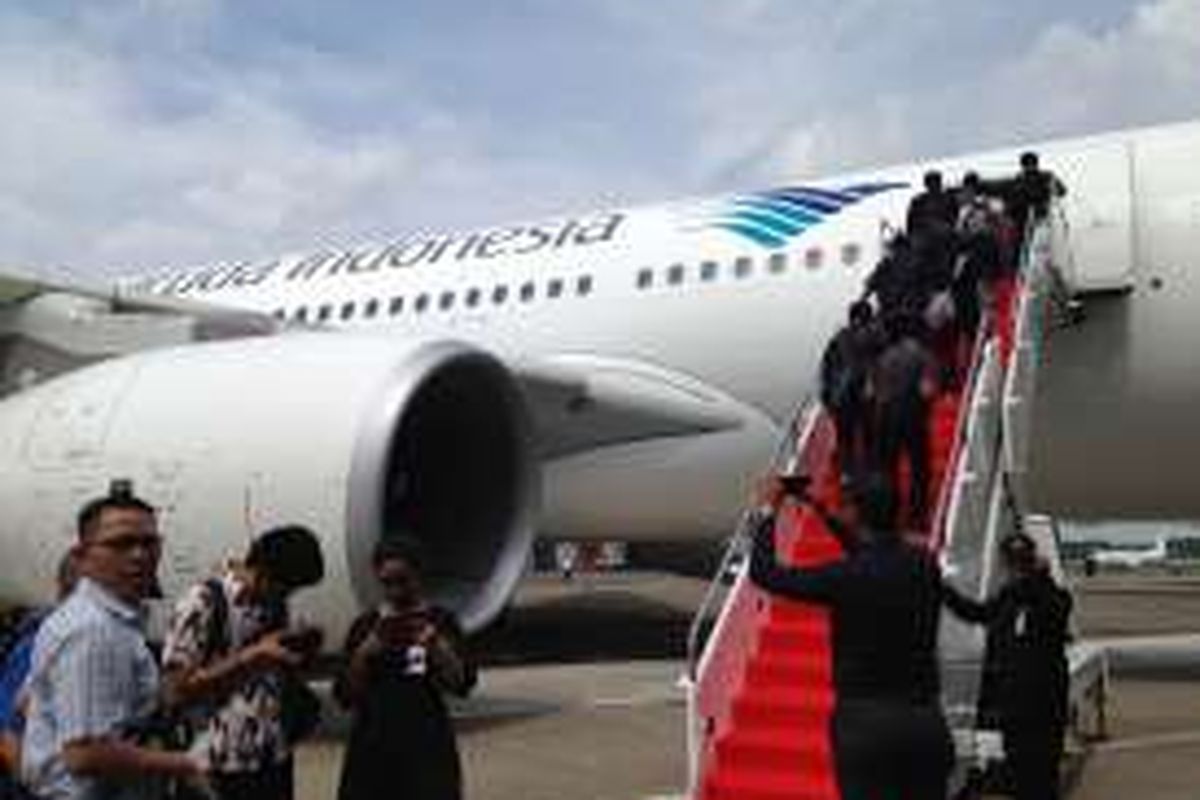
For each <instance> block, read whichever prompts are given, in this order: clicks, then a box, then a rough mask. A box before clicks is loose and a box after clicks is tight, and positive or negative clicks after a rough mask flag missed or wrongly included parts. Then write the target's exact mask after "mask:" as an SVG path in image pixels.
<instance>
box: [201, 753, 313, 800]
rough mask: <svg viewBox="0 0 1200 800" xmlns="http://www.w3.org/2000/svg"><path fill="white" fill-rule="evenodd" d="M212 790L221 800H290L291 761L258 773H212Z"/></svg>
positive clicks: (292, 788)
mask: <svg viewBox="0 0 1200 800" xmlns="http://www.w3.org/2000/svg"><path fill="white" fill-rule="evenodd" d="M212 783H213V788H214V789H215V790H216V793H217V797H219V798H221V800H292V797H293V795H294V794H295V788H294V779H293V777H292V759H290V758H289V759H288V760H287V761H284V762H283V763H282V764H277V765H275V766H273V767H267V768H266V769H263V770H259V771H258V772H224V773H214V774H213V777H212Z"/></svg>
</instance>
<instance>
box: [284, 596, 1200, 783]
mask: <svg viewBox="0 0 1200 800" xmlns="http://www.w3.org/2000/svg"><path fill="white" fill-rule="evenodd" d="M1079 580H1080V582H1079V584H1078V589H1077V594H1076V596H1077V604H1078V605H1077V615H1076V621H1077V624H1078V629H1079V635H1080V637H1081V638H1085V639H1092V638H1097V637H1100V638H1103V639H1104V640H1106V641H1115V642H1118V643H1120V642H1126V641H1128V642H1132V641H1134V640H1133V638H1132V637H1141V639H1140V643H1139V646H1138V647H1135V648H1133V649H1134V651H1138V650H1139V648H1140V647H1141V645H1142V644H1154V643H1157V644H1156V645H1155V646H1168V648H1169V646H1170V643H1172V642H1175V641H1183V642H1185V643H1186V642H1189V641H1190V642H1196V643H1200V579H1189V578H1179V577H1174V576H1167V575H1157V574H1150V575H1128V574H1122V575H1116V576H1110V575H1102V576H1097V577H1095V578H1087V579H1079ZM703 591H704V583H703V582H701V581H697V580H692V579H688V578H682V577H675V576H669V575H663V574H657V573H609V574H599V575H591V576H583V577H577V578H576V579H575V580H573V581H571V582H564V581H562V580H561V579H559V578H557V577H555V576H538V577H535V578H533V579H532V580H530V581H527V582H526V584H525V585H524V586H523V587H522V589H521V591H520V593H519V595H518V597H517V600H516V603H515V604H514V607H513V608H512V610H511V611H510V613H509V614H508V615H507V617H506V619H505V620H504V622H503V623H502V624H501V625H500V626H499V627H497V628H496V629H494V630H492V631H489V632H488V633H487V634H486V635H485V636H483V637H481V638H480V639H478V640H476V641H475V642H474V647H475V648H476V651H477V652H478V654H479V656H480V658H481V660H482V661H483V662H484V664H485V666H484V668H483V671H482V673H481V681H480V685H479V687H478V688H477V689H476V691H475V693H474V695H473V696H472V698H471V699H470V700H468V701H467V702H465V703H464V704H462V705H460V706H456V707H455V719H456V728H457V730H458V734H459V747H460V750H461V752H462V758H463V767H464V774H465V781H466V787H465V788H466V798H467V800H560V799H562V798H572V800H646V799H649V798H654V799H655V800H660V799H661V800H665V798H681V797H683V795H684V792H685V788H686V781H687V766H686V754H685V740H684V730H685V718H686V709H685V699H684V695H683V692H682V690H681V689H680V688H679V686H678V678H679V676H680V675H681V674H682V672H683V668H684V664H683V648H684V642H685V639H686V632H687V627H688V624H689V623H690V621H691V616H692V613H693V610H694V609H695V608H696V606H697V604H698V603H699V600H700V597H701V595H702V593H703ZM1186 634H1196V635H1197V636H1195V637H1194V638H1189V639H1177V637H1178V636H1180V635H1186ZM1163 643H1167V644H1166V645H1163ZM1183 650H1184V651H1189V652H1190V648H1188V647H1185V648H1183ZM1173 652H1175V653H1176V655H1177V656H1178V653H1179V652H1180V651H1179V650H1178V648H1176V650H1175V651H1173ZM1195 652H1196V653H1197V658H1196V659H1192V660H1191V662H1190V663H1191V664H1196V665H1200V648H1198V649H1196V650H1195ZM1156 663H1158V662H1157V661H1156V660H1155V659H1153V658H1150V659H1143V660H1142V662H1139V661H1138V659H1137V658H1134V659H1133V660H1132V661H1129V660H1128V659H1126V660H1122V659H1116V660H1115V661H1114V665H1115V670H1114V689H1113V694H1112V701H1111V705H1110V714H1109V719H1110V722H1109V737H1108V739H1107V740H1105V741H1102V742H1096V743H1093V744H1092V745H1091V747H1090V749H1089V750H1088V752H1087V753H1086V754H1085V755H1084V756H1083V758H1082V759H1078V760H1076V762H1075V763H1074V765H1073V769H1072V770H1071V788H1070V791H1069V793H1068V797H1070V798H1072V800H1118V798H1119V799H1120V800H1127V798H1129V797H1142V798H1147V800H1176V799H1177V798H1178V799H1179V800H1184V798H1186V800H1195V798H1196V797H1198V796H1200V790H1198V789H1197V787H1200V691H1197V688H1200V684H1197V682H1196V681H1197V680H1200V670H1197V669H1195V667H1194V666H1190V663H1189V659H1187V658H1186V657H1185V658H1182V659H1180V662H1179V663H1180V664H1181V665H1182V666H1181V667H1180V668H1179V669H1165V670H1164V669H1156V668H1146V667H1147V665H1150V666H1151V667H1153V665H1154V664H1156ZM345 722H346V721H345V719H344V718H335V719H334V720H333V722H332V724H331V725H330V730H329V731H328V732H327V733H326V735H324V736H322V737H321V738H319V739H317V740H316V741H313V742H311V743H308V744H306V745H305V746H303V747H302V748H301V750H300V752H299V753H298V758H297V778H298V781H297V783H298V787H299V788H298V792H297V797H298V798H299V800H329V798H333V797H336V785H337V774H338V768H339V765H340V760H341V751H342V744H341V742H342V740H343V738H344V732H345ZM397 768H398V769H399V768H403V766H402V765H397Z"/></svg>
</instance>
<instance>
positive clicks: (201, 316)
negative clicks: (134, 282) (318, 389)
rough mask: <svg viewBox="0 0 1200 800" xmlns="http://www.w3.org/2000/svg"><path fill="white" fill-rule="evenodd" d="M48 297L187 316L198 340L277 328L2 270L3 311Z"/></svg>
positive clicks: (202, 308)
mask: <svg viewBox="0 0 1200 800" xmlns="http://www.w3.org/2000/svg"><path fill="white" fill-rule="evenodd" d="M44 295H65V296H71V297H78V298H82V299H88V300H96V301H99V302H102V303H105V304H107V305H108V306H109V308H110V309H111V310H112V311H114V312H126V313H134V314H149V315H169V316H183V317H188V318H190V319H191V320H193V322H194V324H195V325H196V330H197V338H201V339H217V338H228V337H236V336H252V335H260V334H264V333H270V332H272V331H274V330H276V329H277V327H278V325H277V323H276V321H275V320H274V318H272V317H271V316H270V315H268V314H262V313H259V312H257V311H245V310H241V309H231V308H228V307H223V306H216V305H212V304H209V303H201V302H197V301H195V300H185V299H180V298H176V297H164V296H157V295H148V294H138V293H133V292H129V291H126V290H123V289H121V288H112V287H110V286H99V285H90V284H88V283H85V282H83V281H77V280H75V279H72V280H70V281H60V280H54V279H48V278H45V277H41V276H33V275H29V274H25V273H22V272H21V271H20V270H17V269H13V268H10V267H0V309H3V308H5V307H11V306H15V305H21V304H23V303H27V302H30V301H32V300H35V299H37V298H38V297H41V296H44Z"/></svg>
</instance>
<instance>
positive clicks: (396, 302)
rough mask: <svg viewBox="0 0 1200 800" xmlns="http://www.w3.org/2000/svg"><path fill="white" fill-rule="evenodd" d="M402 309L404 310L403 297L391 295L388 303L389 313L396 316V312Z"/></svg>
mask: <svg viewBox="0 0 1200 800" xmlns="http://www.w3.org/2000/svg"><path fill="white" fill-rule="evenodd" d="M403 310H404V298H403V297H393V298H392V301H391V302H390V303H388V313H389V314H391V315H392V316H393V317H394V316H396V315H397V314H399V313H400V312H401V311H403Z"/></svg>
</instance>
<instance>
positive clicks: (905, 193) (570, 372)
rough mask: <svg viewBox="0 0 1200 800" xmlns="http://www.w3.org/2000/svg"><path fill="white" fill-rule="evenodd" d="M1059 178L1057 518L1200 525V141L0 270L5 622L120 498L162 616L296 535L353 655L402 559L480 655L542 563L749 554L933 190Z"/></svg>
mask: <svg viewBox="0 0 1200 800" xmlns="http://www.w3.org/2000/svg"><path fill="white" fill-rule="evenodd" d="M1026 149H1033V150H1035V151H1037V152H1038V153H1039V154H1040V155H1041V157H1042V163H1043V165H1044V166H1045V167H1047V168H1049V169H1051V170H1053V171H1054V172H1055V173H1056V174H1057V175H1058V176H1059V178H1060V179H1061V180H1062V181H1063V182H1064V183H1065V184H1066V186H1067V187H1068V194H1067V196H1066V197H1065V198H1064V207H1065V214H1066V217H1067V220H1068V222H1069V225H1070V230H1071V248H1072V253H1073V257H1074V270H1073V274H1071V275H1069V276H1068V277H1069V278H1070V280H1071V282H1072V284H1073V286H1074V287H1075V289H1076V291H1077V292H1078V293H1080V295H1081V296H1082V297H1083V298H1084V299H1085V302H1086V306H1087V319H1086V321H1085V322H1084V323H1083V324H1081V325H1078V326H1076V327H1073V328H1069V329H1066V330H1063V331H1059V332H1056V333H1055V335H1054V336H1053V337H1052V338H1051V339H1050V341H1049V342H1048V344H1047V352H1046V364H1047V366H1046V368H1045V369H1044V370H1043V373H1044V375H1043V377H1042V378H1040V379H1039V380H1040V383H1039V398H1038V401H1037V402H1038V414H1037V416H1038V426H1039V427H1038V428H1036V429H1035V436H1034V441H1035V442H1036V446H1035V451H1034V454H1033V458H1034V461H1033V469H1032V477H1033V480H1032V481H1031V484H1032V486H1033V492H1032V494H1031V500H1032V507H1033V508H1036V509H1038V510H1040V511H1045V512H1047V513H1052V514H1058V515H1064V516H1074V517H1105V518H1113V517H1139V518H1148V517H1159V518H1194V517H1196V516H1198V515H1200V494H1198V493H1196V492H1195V491H1194V490H1193V486H1192V483H1191V481H1190V479H1189V477H1190V475H1191V473H1192V470H1190V469H1188V466H1190V465H1191V464H1192V459H1193V455H1194V454H1195V453H1196V452H1200V426H1195V425H1192V424H1191V420H1192V409H1193V408H1194V406H1195V402H1196V401H1197V400H1198V399H1200V369H1197V356H1196V349H1195V347H1194V345H1193V342H1194V341H1195V340H1196V336H1197V333H1198V332H1200V331H1198V326H1200V323H1198V322H1197V321H1196V320H1197V319H1198V317H1197V315H1196V314H1195V313H1194V312H1195V309H1196V308H1197V307H1200V296H1198V295H1200V265H1197V264H1196V263H1195V262H1196V259H1197V253H1200V172H1198V171H1197V170H1196V169H1195V168H1194V165H1195V164H1197V163H1200V123H1184V124H1177V125H1168V126H1160V127H1155V128H1147V129H1141V130H1133V131H1125V132H1118V133H1112V134H1103V135H1098V136H1089V137H1083V138H1078V139H1070V140H1062V141H1056V142H1044V143H1039V144H1034V145H1026V146H1022V147H1017V148H1011V149H1001V150H995V151H990V152H986V153H981V154H975V155H968V156H961V157H957V158H950V159H940V160H929V161H925V162H921V163H914V164H908V165H905V166H900V167H894V168H888V169H882V170H876V171H871V172H862V173H858V174H852V175H847V176H841V177H836V178H832V179H828V180H820V181H812V182H790V183H785V184H784V185H782V186H780V187H778V188H774V189H767V190H762V191H751V192H746V193H740V194H729V195H722V196H718V197H710V198H700V199H694V200H683V201H679V202H674V203H669V204H665V205H657V206H652V207H647V208H635V209H607V210H602V211H599V212H596V213H580V214H574V215H569V216H564V217H561V218H557V219H551V220H543V221H538V222H533V223H522V224H516V225H506V226H498V227H488V228H480V229H478V230H472V231H465V232H458V233H440V232H416V233H413V234H410V235H408V236H405V237H402V238H398V239H395V240H394V241H390V242H382V243H378V244H375V245H369V246H365V247H360V248H353V249H337V248H333V249H325V250H320V251H317V252H312V253H302V254H297V255H289V256H284V257H281V258H274V259H268V260H263V261H248V262H231V263H223V264H216V265H207V266H200V267H195V268H187V269H173V270H164V271H159V272H155V273H153V274H150V275H146V276H138V277H134V278H130V279H125V280H121V281H118V282H117V283H116V285H113V286H109V285H93V284H88V283H87V282H85V281H62V280H49V279H43V278H39V277H36V276H34V275H30V274H28V273H25V272H22V271H19V270H9V269H0V276H2V277H0V562H3V563H5V564H7V565H9V566H8V567H7V568H5V569H4V570H3V575H2V576H0V600H8V601H20V602H32V601H39V600H46V599H48V593H49V585H50V583H51V581H50V579H49V576H50V575H51V574H52V571H53V565H54V563H55V562H56V560H57V558H58V556H59V554H60V553H61V552H62V551H63V548H65V547H66V546H68V544H69V543H70V541H71V539H72V537H73V531H72V514H73V512H74V510H75V509H76V508H78V506H79V505H80V504H81V502H82V501H84V500H85V499H88V498H90V497H93V496H95V495H96V494H98V493H101V492H103V491H104V489H105V487H107V486H108V483H109V481H110V480H111V479H113V478H115V477H120V478H128V479H131V480H132V481H133V482H134V485H135V487H136V490H137V491H138V493H139V494H140V495H142V496H144V497H146V498H147V499H148V500H150V501H151V502H152V503H154V504H155V505H156V506H158V507H159V508H160V509H161V512H162V520H161V525H162V528H163V530H164V532H165V533H166V536H167V547H166V552H165V555H164V564H163V569H162V572H163V576H162V582H163V586H164V589H165V591H166V594H167V595H168V596H171V595H173V594H175V593H177V592H179V591H180V590H181V589H182V588H183V587H184V586H186V585H187V584H189V583H190V582H192V581H195V580H197V579H198V578H200V577H202V576H204V575H205V574H207V571H208V570H210V569H211V568H212V566H213V565H215V564H217V563H219V562H220V561H221V559H222V558H224V557H227V556H229V555H231V554H234V553H236V552H237V551H239V550H242V549H244V547H245V544H246V542H247V541H248V540H249V538H250V537H251V536H252V535H253V533H254V532H255V531H258V530H261V529H263V528H264V527H267V526H269V525H271V524H277V523H280V522H299V523H304V524H307V525H309V526H310V527H312V528H313V529H315V530H317V531H319V532H320V534H321V536H322V537H323V545H324V548H325V552H326V555H327V561H328V574H327V577H326V580H325V581H324V582H323V583H322V585H321V586H320V587H318V588H317V589H314V590H311V591H308V592H305V593H302V596H301V598H300V602H299V609H298V613H299V614H301V615H303V616H304V617H306V618H308V619H310V620H311V621H313V622H316V623H319V624H321V625H323V626H324V627H325V628H326V629H327V631H328V632H329V633H331V636H329V637H327V640H334V641H336V639H337V634H338V633H339V632H341V631H344V630H345V628H346V626H347V625H348V623H349V621H350V620H351V619H352V618H353V616H354V614H355V613H356V612H357V610H358V609H359V608H360V607H362V606H363V605H365V604H367V603H370V602H373V600H374V599H375V598H376V597H377V595H376V593H375V592H376V590H375V588H374V587H373V583H372V580H371V575H370V569H369V553H370V550H371V547H372V546H373V543H374V542H375V541H377V540H378V539H379V537H381V536H385V535H388V534H389V533H391V532H394V531H398V530H403V531H405V532H407V533H409V534H410V535H413V536H416V537H417V538H419V539H420V540H421V541H422V543H423V547H424V548H425V556H426V559H425V560H426V562H427V568H428V575H427V576H426V578H427V584H428V589H429V590H430V592H431V593H432V594H433V596H434V598H435V599H436V600H437V601H438V602H441V603H444V604H446V605H448V606H449V607H450V608H452V609H454V610H455V611H456V612H457V613H458V614H459V616H460V618H461V619H462V621H463V623H464V625H465V627H467V628H468V629H469V630H474V629H478V628H480V627H482V626H484V625H486V624H487V623H488V622H489V621H490V620H492V619H493V618H494V617H495V616H496V615H497V614H499V613H500V612H501V611H502V610H503V608H504V607H505V605H506V604H507V603H508V601H509V600H510V598H511V596H512V593H513V591H514V587H515V586H516V585H517V583H518V582H519V580H520V578H521V576H522V574H523V571H524V569H525V565H526V561H527V554H528V552H529V548H530V545H531V541H532V539H533V537H534V535H535V534H536V535H537V536H542V537H546V538H547V539H564V540H576V541H579V540H587V539H602V540H614V539H616V540H622V541H626V542H634V543H636V542H672V541H674V542H680V541H705V540H709V541H712V540H719V539H722V538H724V537H726V536H728V534H729V533H730V531H731V529H732V527H733V525H734V522H735V520H736V517H737V515H738V513H739V509H740V508H741V507H742V505H743V501H744V499H745V496H746V492H747V487H748V485H749V482H750V480H751V478H752V476H753V475H755V474H757V473H758V472H760V471H761V470H762V469H763V468H764V467H765V465H766V462H767V458H768V457H769V455H770V453H771V452H772V451H773V449H774V448H775V447H776V444H777V441H778V439H779V438H780V436H781V433H782V432H783V431H784V430H785V428H786V427H787V425H788V422H789V418H790V417H791V416H792V414H793V413H794V411H795V409H796V408H797V407H798V406H799V405H800V404H802V402H803V401H804V400H805V399H806V398H808V397H811V396H813V394H814V393H815V391H814V385H813V383H814V377H815V375H816V374H817V362H818V359H819V357H820V353H821V350H822V348H823V346H824V343H825V342H826V340H827V338H828V336H829V335H830V334H831V333H832V332H833V331H834V330H835V329H836V327H837V326H838V325H839V324H841V323H842V321H843V318H844V316H845V312H846V307H847V305H848V303H849V302H850V301H851V300H852V299H854V298H856V297H857V296H859V295H860V293H861V291H862V286H863V282H864V279H865V278H866V276H867V275H868V274H869V273H870V271H871V269H872V268H873V266H874V264H875V263H876V261H877V260H878V258H879V256H880V254H881V252H882V248H883V246H884V238H885V235H884V232H885V231H887V230H894V229H895V228H897V227H898V226H899V225H900V224H901V222H902V220H903V219H904V213H905V211H906V208H907V205H908V202H909V200H910V198H911V197H912V196H913V195H914V193H915V192H916V191H917V190H918V189H919V187H920V184H921V176H922V174H923V173H924V171H925V170H927V169H930V168H937V169H940V170H942V171H943V173H944V174H945V175H946V178H947V182H948V183H950V184H953V183H955V182H957V180H959V179H960V178H961V177H962V175H963V174H964V173H965V172H966V171H967V170H975V171H977V172H978V173H980V174H981V175H982V176H983V177H984V178H985V179H991V178H1003V177H1007V176H1010V175H1012V174H1013V173H1014V172H1015V169H1016V164H1017V157H1018V154H1019V153H1020V152H1021V151H1023V150H1026Z"/></svg>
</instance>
